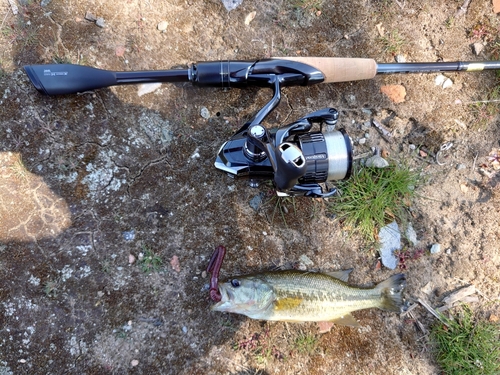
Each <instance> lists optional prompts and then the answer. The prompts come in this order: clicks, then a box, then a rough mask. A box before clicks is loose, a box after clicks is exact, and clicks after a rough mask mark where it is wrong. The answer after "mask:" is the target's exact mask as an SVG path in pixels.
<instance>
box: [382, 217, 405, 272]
mask: <svg viewBox="0 0 500 375" xmlns="http://www.w3.org/2000/svg"><path fill="white" fill-rule="evenodd" d="M378 237H379V242H380V257H381V260H382V264H383V265H384V266H385V267H387V268H389V269H391V270H393V269H395V268H396V266H397V264H398V258H396V256H395V255H394V251H396V250H399V249H400V248H401V232H400V231H399V227H398V224H397V223H396V222H395V221H393V222H392V223H390V224H388V225H386V226H385V227H382V228H381V229H380V232H379V235H378Z"/></svg>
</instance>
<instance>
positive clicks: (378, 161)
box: [365, 155, 389, 168]
mask: <svg viewBox="0 0 500 375" xmlns="http://www.w3.org/2000/svg"><path fill="white" fill-rule="evenodd" d="M365 166H366V167H373V168H385V167H388V166H389V162H388V161H387V160H385V159H384V158H383V157H381V156H379V155H373V156H372V157H370V158H368V159H366V162H365Z"/></svg>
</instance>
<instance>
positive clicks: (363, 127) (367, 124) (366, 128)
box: [361, 121, 372, 130]
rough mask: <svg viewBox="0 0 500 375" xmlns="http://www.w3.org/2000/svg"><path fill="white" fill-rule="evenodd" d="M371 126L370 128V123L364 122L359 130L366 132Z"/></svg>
mask: <svg viewBox="0 0 500 375" xmlns="http://www.w3.org/2000/svg"><path fill="white" fill-rule="evenodd" d="M371 126H372V123H371V121H365V122H364V123H363V124H362V125H361V128H362V129H363V130H368V129H370V128H371Z"/></svg>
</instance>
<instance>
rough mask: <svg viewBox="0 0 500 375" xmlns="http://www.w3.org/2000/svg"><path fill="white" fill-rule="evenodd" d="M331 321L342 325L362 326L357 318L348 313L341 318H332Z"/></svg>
mask: <svg viewBox="0 0 500 375" xmlns="http://www.w3.org/2000/svg"><path fill="white" fill-rule="evenodd" d="M331 322H333V323H335V324H338V325H340V326H349V327H360V324H359V323H358V321H357V320H356V318H355V317H354V316H352V315H351V314H346V315H344V316H341V317H340V318H336V319H332V320H331Z"/></svg>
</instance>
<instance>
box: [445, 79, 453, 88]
mask: <svg viewBox="0 0 500 375" xmlns="http://www.w3.org/2000/svg"><path fill="white" fill-rule="evenodd" d="M451 86H453V81H452V80H451V79H450V78H447V79H446V81H444V83H443V89H447V88H450V87H451Z"/></svg>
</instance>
